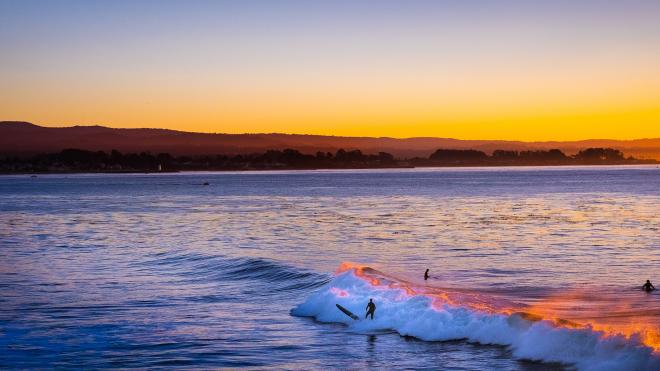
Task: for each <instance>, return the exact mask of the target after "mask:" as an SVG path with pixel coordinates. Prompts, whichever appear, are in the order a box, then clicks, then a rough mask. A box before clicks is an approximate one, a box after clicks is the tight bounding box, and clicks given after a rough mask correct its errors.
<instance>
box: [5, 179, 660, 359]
mask: <svg viewBox="0 0 660 371" xmlns="http://www.w3.org/2000/svg"><path fill="white" fill-rule="evenodd" d="M204 182H209V185H208V186H204V185H202V184H203V183H204ZM344 261H352V262H357V263H360V264H365V265H368V266H372V267H376V268H378V269H379V270H381V271H385V272H387V273H388V274H391V275H396V276H398V277H402V278H405V279H407V280H410V281H413V282H417V281H419V282H420V284H421V279H420V276H421V275H422V274H423V271H424V269H426V268H431V275H432V285H434V286H437V287H451V288H453V289H456V290H466V291H474V290H478V291H479V292H485V293H489V294H492V295H493V296H503V297H506V298H507V299H511V300H516V301H517V302H521V303H526V304H529V305H534V304H535V303H537V302H539V301H543V300H547V298H548V297H551V296H556V295H557V293H562V292H575V290H577V289H580V290H586V291H588V292H591V293H602V296H601V297H602V298H605V299H603V300H605V302H604V303H601V305H602V306H604V307H607V306H609V305H610V304H612V303H609V302H607V300H608V299H607V298H610V297H613V298H617V299H618V300H623V301H625V302H626V303H627V305H626V312H625V313H623V312H622V313H623V314H621V313H619V314H618V315H619V317H625V318H631V317H634V318H639V319H640V321H642V322H648V323H653V322H652V321H653V319H652V318H655V319H656V322H655V324H656V325H657V318H658V315H660V295H656V294H652V295H640V292H639V290H637V287H639V286H640V285H641V284H642V283H643V282H644V280H646V279H651V280H652V281H653V279H654V278H655V280H656V281H657V282H656V285H657V284H658V283H660V169H658V168H657V167H655V166H649V167H625V168H619V167H595V168H590V167H579V168H563V167H560V168H499V169H480V168H472V169H406V170H361V171H302V172H244V173H185V174H144V175H142V174H115V175H39V176H38V177H36V178H32V177H30V176H0V293H1V295H0V368H31V367H37V366H42V367H56V366H59V367H64V368H78V367H90V368H99V367H171V366H184V367H190V368H200V367H202V368H204V367H232V366H235V367H248V366H249V367H254V368H262V367H276V368H302V369H310V368H324V367H331V368H380V367H390V368H391V367H397V368H444V369H455V370H481V369H509V370H526V369H529V370H532V369H533V370H538V369H555V368H558V367H559V365H557V364H543V363H535V362H530V361H522V360H517V359H514V357H513V356H512V355H511V352H510V351H509V350H508V349H507V348H506V347H501V346H487V345H479V344H471V343H468V342H465V341H460V340H457V341H450V342H424V341H420V340H416V339H414V338H405V337H401V336H399V335H398V334H396V333H379V334H375V335H374V334H372V335H365V334H356V333H353V332H351V331H347V328H346V327H345V326H343V325H340V324H324V323H318V322H315V321H314V320H313V319H309V318H301V317H294V316H291V315H290V314H289V311H290V310H291V308H293V307H295V306H296V305H297V304H299V303H301V302H303V301H304V300H305V298H306V297H308V296H309V295H310V294H311V293H313V292H314V291H315V290H317V289H318V288H319V287H321V286H323V285H324V284H326V283H327V282H329V280H330V279H331V278H332V276H333V272H334V271H335V270H336V269H337V267H338V266H339V265H340V263H342V262H344ZM591 300H592V299H588V300H586V301H591ZM573 304H575V302H573ZM573 306H574V307H575V308H569V309H567V308H558V309H557V310H560V311H563V313H564V314H565V315H567V316H573V317H571V318H572V319H574V318H579V317H580V316H583V318H587V317H589V318H591V316H593V313H588V314H585V313H583V312H581V309H580V308H581V307H580V306H577V305H573ZM569 311H570V314H567V313H568V312H569ZM617 313H618V312H617ZM624 320H625V319H624Z"/></svg>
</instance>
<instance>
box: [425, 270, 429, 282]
mask: <svg viewBox="0 0 660 371" xmlns="http://www.w3.org/2000/svg"><path fill="white" fill-rule="evenodd" d="M428 279H429V270H428V269H427V270H426V272H424V281H426V280H428Z"/></svg>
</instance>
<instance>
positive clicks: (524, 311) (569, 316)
mask: <svg viewBox="0 0 660 371" xmlns="http://www.w3.org/2000/svg"><path fill="white" fill-rule="evenodd" d="M347 271H353V273H354V275H355V276H356V277H358V278H360V279H362V280H364V281H366V282H368V283H369V284H371V285H372V286H375V287H376V288H378V287H382V288H384V289H400V290H402V291H403V294H404V295H408V296H415V295H423V296H426V297H429V298H431V299H432V300H433V301H432V306H433V308H435V309H437V310H441V309H442V308H443V306H445V305H449V306H460V307H465V308H469V309H472V310H475V311H478V312H482V313H488V314H503V315H512V314H519V315H520V316H522V317H523V318H525V319H527V320H530V321H540V320H544V321H548V322H550V323H552V325H553V326H555V327H560V328H573V329H576V328H577V329H590V330H594V331H598V332H601V333H602V336H603V337H616V336H623V337H625V338H626V339H639V341H640V342H641V343H642V344H644V345H646V346H648V347H650V348H652V349H653V351H654V352H655V353H660V326H658V325H657V324H654V323H655V322H654V318H656V317H657V313H646V312H644V311H643V310H640V309H639V304H638V303H635V302H633V301H632V300H630V299H627V298H622V297H620V296H614V295H608V294H604V293H599V294H598V295H594V294H591V293H589V292H587V291H585V290H571V291H569V292H565V293H563V294H558V295H552V296H550V297H547V298H542V299H540V300H538V301H537V302H536V303H534V304H533V305H527V304H522V303H516V302H512V301H511V300H508V299H502V298H499V297H497V296H495V295H485V294H480V293H478V292H476V291H472V290H450V289H446V288H437V287H431V286H419V285H416V284H414V283H412V282H408V281H405V280H401V279H399V278H397V277H394V276H391V275H387V274H385V273H383V272H380V271H378V270H375V269H372V268H370V267H368V266H365V265H361V264H357V263H352V262H343V263H342V264H341V265H340V266H339V268H338V269H337V271H336V272H335V273H336V274H341V273H344V272H347ZM335 295H337V296H346V295H348V293H345V292H344V293H340V292H336V293H335Z"/></svg>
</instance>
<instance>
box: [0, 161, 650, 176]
mask: <svg viewBox="0 0 660 371" xmlns="http://www.w3.org/2000/svg"><path fill="white" fill-rule="evenodd" d="M654 165H655V166H656V167H658V168H660V162H658V161H656V162H655V163H607V164H598V163H592V164H452V165H448V164H437V165H432V164H429V165H417V166H412V165H411V166H352V167H287V168H282V167H274V168H246V169H183V170H164V171H142V170H135V171H132V170H124V171H103V170H90V171H35V172H0V175H27V176H35V177H36V176H38V175H68V174H145V175H147V174H181V173H197V172H217V173H236V172H238V173H241V172H287V171H317V170H319V171H321V170H396V169H455V168H526V167H527V168H538V167H541V168H559V167H607V166H624V167H627V166H631V167H633V166H654Z"/></svg>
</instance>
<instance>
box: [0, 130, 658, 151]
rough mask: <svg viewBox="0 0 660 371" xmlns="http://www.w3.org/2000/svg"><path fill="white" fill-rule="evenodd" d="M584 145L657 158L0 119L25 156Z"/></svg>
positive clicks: (0, 139)
mask: <svg viewBox="0 0 660 371" xmlns="http://www.w3.org/2000/svg"><path fill="white" fill-rule="evenodd" d="M590 147H609V148H615V149H618V150H620V151H622V152H624V153H625V154H626V155H632V156H634V157H637V158H640V159H645V158H646V159H656V160H660V138H655V139H637V140H628V141H623V140H607V139H603V140H601V139H593V140H583V141H572V142H520V141H497V140H458V139H450V138H426V137H421V138H406V139H396V138H385V137H383V138H370V137H337V136H323V135H299V134H207V133H192V132H184V131H176V130H166V129H114V128H108V127H103V126H71V127H57V128H52V127H43V126H38V125H34V124H31V123H28V122H20V121H0V155H18V156H27V155H34V154H38V153H48V152H58V151H61V150H62V149H66V148H79V149H84V150H90V151H98V150H102V151H106V152H107V151H110V150H113V149H116V150H118V151H120V152H127V153H128V152H143V151H145V152H151V153H154V154H157V153H161V152H167V153H171V154H173V155H178V156H181V155H212V154H227V155H235V154H247V153H257V152H264V151H266V150H269V149H276V150H283V149H286V148H291V149H297V150H299V151H300V152H303V153H310V154H313V153H316V152H317V151H323V152H333V153H334V152H335V151H337V150H338V149H340V148H343V149H346V150H353V149H359V150H361V151H362V152H364V153H378V152H389V153H391V154H393V155H394V156H396V157H397V158H410V157H416V156H419V157H428V156H429V155H430V154H431V153H433V152H434V151H435V150H437V149H439V148H445V149H476V150H481V151H485V152H487V153H490V152H492V151H494V150H496V149H504V150H540V149H546V150H547V149H553V148H557V149H560V150H562V151H563V152H565V153H566V154H569V155H570V154H574V153H576V152H578V151H579V150H582V149H585V148H590Z"/></svg>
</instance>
